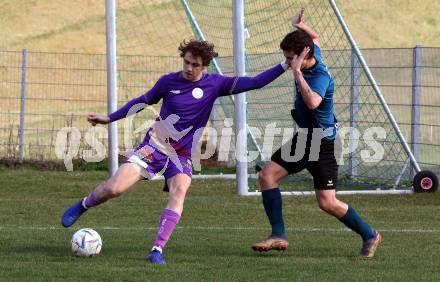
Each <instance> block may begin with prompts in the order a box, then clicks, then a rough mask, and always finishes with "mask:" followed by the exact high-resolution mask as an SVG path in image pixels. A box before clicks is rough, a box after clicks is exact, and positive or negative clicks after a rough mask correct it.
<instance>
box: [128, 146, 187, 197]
mask: <svg viewBox="0 0 440 282" xmlns="http://www.w3.org/2000/svg"><path fill="white" fill-rule="evenodd" d="M126 162H128V163H135V164H138V165H139V166H141V167H142V172H141V173H142V176H143V177H144V178H145V179H154V178H156V177H158V176H161V175H163V176H164V177H165V185H164V189H163V190H164V191H169V188H168V186H167V180H168V179H170V178H172V177H173V176H175V175H176V174H179V173H184V174H186V175H188V176H189V177H190V178H192V162H191V159H190V158H189V157H186V156H179V155H175V156H174V157H169V156H167V155H165V154H164V153H162V152H161V151H159V150H158V149H155V148H153V147H151V146H149V145H144V144H141V145H140V146H139V147H137V148H136V150H135V151H134V153H133V154H132V155H131V156H130V157H129V158H128V159H127V160H126Z"/></svg>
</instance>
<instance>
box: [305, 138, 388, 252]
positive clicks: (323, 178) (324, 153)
mask: <svg viewBox="0 0 440 282" xmlns="http://www.w3.org/2000/svg"><path fill="white" fill-rule="evenodd" d="M307 169H308V170H309V172H310V173H311V174H312V176H313V182H314V187H315V193H316V199H317V201H318V205H319V207H320V208H321V209H322V210H323V211H325V212H326V213H328V214H330V215H333V216H334V217H336V218H337V219H339V220H340V221H341V222H342V223H344V224H345V226H347V227H348V228H350V229H351V230H353V231H354V232H356V233H358V234H359V235H361V237H362V240H363V247H362V249H361V253H360V255H361V257H364V258H371V257H373V256H374V253H375V251H376V248H377V246H378V245H379V244H380V241H381V236H380V234H379V233H378V232H376V231H374V230H373V229H372V228H371V227H370V226H369V225H368V224H367V223H366V222H365V221H364V220H363V219H362V218H361V217H360V216H359V214H358V213H357V212H356V210H355V209H354V208H353V207H352V206H351V205H347V204H346V203H344V202H342V201H340V200H338V199H337V198H336V190H335V189H336V185H337V177H338V164H337V162H336V159H335V156H334V143H333V142H328V141H324V140H323V141H322V143H321V147H320V152H319V159H318V161H312V162H309V163H308V165H307Z"/></svg>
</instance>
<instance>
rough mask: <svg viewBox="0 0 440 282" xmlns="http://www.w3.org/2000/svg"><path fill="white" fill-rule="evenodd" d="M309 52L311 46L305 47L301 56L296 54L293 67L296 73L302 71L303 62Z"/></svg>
mask: <svg viewBox="0 0 440 282" xmlns="http://www.w3.org/2000/svg"><path fill="white" fill-rule="evenodd" d="M309 52H310V47H304V49H303V50H302V52H301V54H300V55H299V56H298V55H295V56H294V57H293V60H292V64H291V67H292V70H293V72H294V73H295V72H298V71H301V66H302V63H303V62H304V59H305V57H306V56H307V54H308V53H309Z"/></svg>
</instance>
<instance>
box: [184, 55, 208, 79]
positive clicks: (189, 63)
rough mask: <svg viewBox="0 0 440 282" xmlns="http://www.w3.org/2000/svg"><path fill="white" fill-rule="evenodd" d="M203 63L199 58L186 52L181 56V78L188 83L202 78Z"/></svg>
mask: <svg viewBox="0 0 440 282" xmlns="http://www.w3.org/2000/svg"><path fill="white" fill-rule="evenodd" d="M204 69H205V68H204V66H203V61H202V58H201V57H200V56H196V57H195V56H193V54H191V52H186V53H185V56H183V77H184V78H185V79H187V80H189V81H197V80H200V79H201V78H202V74H203V70H204Z"/></svg>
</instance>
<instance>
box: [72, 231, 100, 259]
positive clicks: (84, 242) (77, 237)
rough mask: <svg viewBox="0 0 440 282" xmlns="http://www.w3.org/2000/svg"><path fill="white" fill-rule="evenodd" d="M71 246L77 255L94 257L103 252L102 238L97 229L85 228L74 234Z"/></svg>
mask: <svg viewBox="0 0 440 282" xmlns="http://www.w3.org/2000/svg"><path fill="white" fill-rule="evenodd" d="M71 246H72V252H73V254H74V255H75V256H77V257H94V256H96V255H98V254H99V252H101V247H102V239H101V236H99V234H98V232H96V231H95V230H93V229H91V228H83V229H80V230H78V231H76V232H75V234H73V236H72V241H71Z"/></svg>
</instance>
